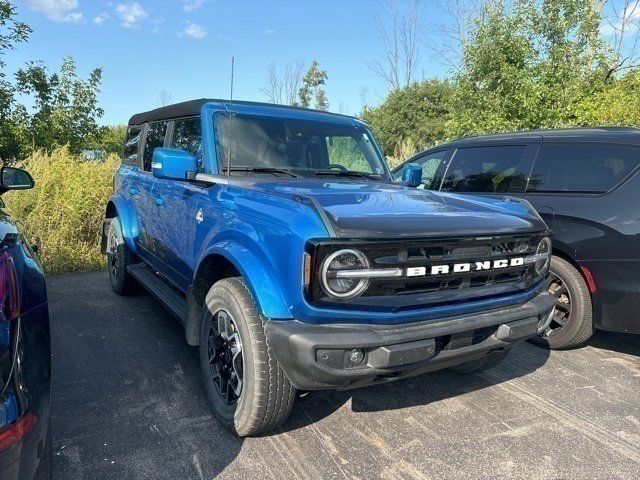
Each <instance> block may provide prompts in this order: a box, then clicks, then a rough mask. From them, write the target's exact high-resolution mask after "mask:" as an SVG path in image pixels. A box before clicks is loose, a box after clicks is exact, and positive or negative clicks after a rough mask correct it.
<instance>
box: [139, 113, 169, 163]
mask: <svg viewBox="0 0 640 480" xmlns="http://www.w3.org/2000/svg"><path fill="white" fill-rule="evenodd" d="M166 132H167V122H157V123H151V124H150V125H149V129H148V131H147V140H146V141H145V144H144V154H143V156H142V158H143V160H144V163H143V165H144V170H145V171H147V172H150V171H151V159H152V158H153V151H154V150H155V149H156V148H158V147H162V146H163V145H164V135H165V133H166Z"/></svg>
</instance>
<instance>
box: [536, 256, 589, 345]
mask: <svg viewBox="0 0 640 480" xmlns="http://www.w3.org/2000/svg"><path fill="white" fill-rule="evenodd" d="M549 292H550V293H551V294H553V295H554V296H555V297H556V306H555V310H554V312H553V320H552V321H551V324H550V325H549V327H548V328H547V330H546V331H545V332H544V333H543V334H542V336H540V337H534V338H533V339H532V340H533V341H534V342H535V343H538V344H542V345H543V346H548V347H549V348H552V349H561V348H570V347H575V346H577V345H580V344H581V343H584V342H585V341H587V340H588V339H589V337H591V335H593V309H592V305H591V295H590V294H589V289H588V288H587V284H586V282H585V281H584V278H582V275H581V274H580V272H579V271H578V270H576V269H575V268H574V267H573V265H571V264H570V263H569V262H567V261H566V260H564V259H562V258H560V257H551V267H550V274H549Z"/></svg>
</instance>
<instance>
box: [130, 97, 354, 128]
mask: <svg viewBox="0 0 640 480" xmlns="http://www.w3.org/2000/svg"><path fill="white" fill-rule="evenodd" d="M209 102H219V103H231V102H230V101H229V100H223V99H219V98H199V99H197V100H189V101H187V102H180V103H174V104H173V105H167V106H165V107H160V108H156V109H153V110H149V111H148V112H142V113H136V114H135V115H133V116H132V117H131V118H130V119H129V125H142V124H143V123H146V122H154V121H158V120H169V119H172V118H179V117H190V116H194V115H200V110H201V109H202V106H203V105H204V104H205V103H209ZM233 103H234V104H235V105H255V106H263V107H278V108H287V109H292V110H306V111H311V112H319V113H324V114H328V115H337V116H341V117H349V118H353V117H351V116H349V115H341V114H338V113H330V112H325V111H321V110H314V109H312V108H303V107H292V106H289V105H278V104H275V103H262V102H248V101H244V100H234V101H233Z"/></svg>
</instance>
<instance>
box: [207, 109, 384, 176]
mask: <svg viewBox="0 0 640 480" xmlns="http://www.w3.org/2000/svg"><path fill="white" fill-rule="evenodd" d="M215 129H216V139H217V151H218V162H219V165H220V171H221V172H222V171H226V168H227V166H229V165H230V166H231V174H242V172H245V173H244V174H246V172H247V171H249V172H252V171H255V170H263V173H266V172H264V170H265V169H266V170H271V172H270V173H274V172H273V169H278V170H283V171H287V172H293V173H295V174H297V175H302V176H314V175H323V174H332V173H335V174H350V173H362V174H366V177H367V178H372V179H376V178H380V179H384V180H387V179H388V178H387V175H388V173H387V168H386V165H385V164H384V160H383V159H382V158H381V157H380V155H378V153H377V151H376V148H375V146H374V144H373V139H372V138H371V136H370V134H369V132H368V131H367V130H366V129H364V128H362V127H358V126H351V125H337V124H333V123H328V122H326V123H325V122H317V121H306V120H297V119H291V118H281V117H263V116H249V115H233V116H229V115H220V114H219V115H216V116H215ZM234 170H235V172H234Z"/></svg>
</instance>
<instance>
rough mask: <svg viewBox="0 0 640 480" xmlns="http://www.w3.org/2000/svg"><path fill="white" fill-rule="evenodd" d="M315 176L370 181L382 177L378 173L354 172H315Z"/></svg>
mask: <svg viewBox="0 0 640 480" xmlns="http://www.w3.org/2000/svg"><path fill="white" fill-rule="evenodd" d="M314 173H315V174H316V175H336V176H338V177H364V178H369V179H371V180H380V178H381V177H382V175H380V174H379V173H365V172H358V171H356V170H316V171H315V172H314Z"/></svg>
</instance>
